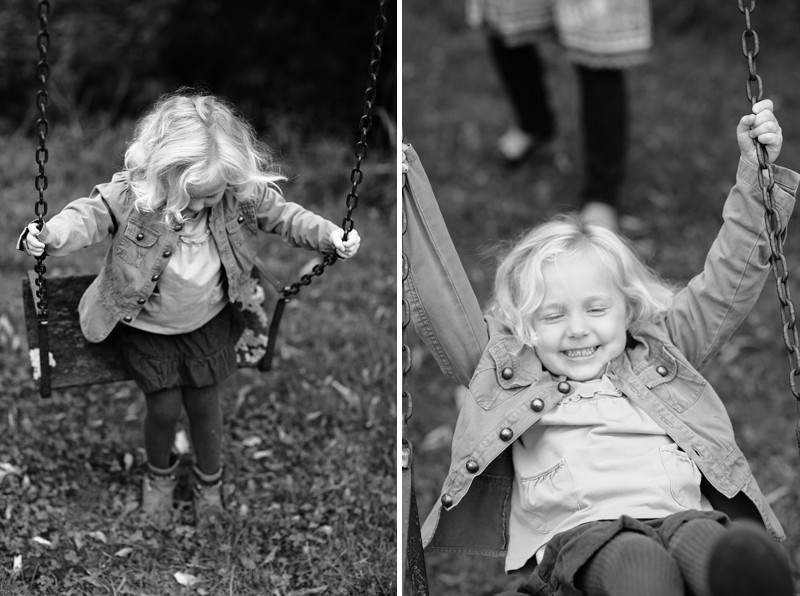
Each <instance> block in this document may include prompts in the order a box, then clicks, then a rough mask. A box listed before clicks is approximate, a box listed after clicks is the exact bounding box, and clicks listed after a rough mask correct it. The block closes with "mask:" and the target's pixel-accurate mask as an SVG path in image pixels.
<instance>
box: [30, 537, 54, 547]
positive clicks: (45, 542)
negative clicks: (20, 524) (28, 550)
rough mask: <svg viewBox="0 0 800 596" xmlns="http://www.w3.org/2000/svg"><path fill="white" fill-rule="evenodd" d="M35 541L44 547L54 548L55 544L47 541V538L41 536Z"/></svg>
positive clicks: (34, 538) (35, 538) (34, 539)
mask: <svg viewBox="0 0 800 596" xmlns="http://www.w3.org/2000/svg"><path fill="white" fill-rule="evenodd" d="M33 541H34V542H35V543H36V544H41V545H42V546H53V543H52V542H50V541H49V540H47V538H42V537H41V536H34V537H33Z"/></svg>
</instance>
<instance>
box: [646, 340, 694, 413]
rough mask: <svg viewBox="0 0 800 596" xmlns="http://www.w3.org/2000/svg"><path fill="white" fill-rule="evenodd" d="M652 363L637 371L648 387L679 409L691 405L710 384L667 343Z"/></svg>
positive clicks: (686, 408) (673, 407)
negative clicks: (673, 351) (671, 349)
mask: <svg viewBox="0 0 800 596" xmlns="http://www.w3.org/2000/svg"><path fill="white" fill-rule="evenodd" d="M648 364H649V366H648V367H647V368H646V369H645V370H642V371H638V372H637V375H638V376H639V378H640V379H642V381H644V384H645V385H646V386H647V388H648V389H650V390H651V391H652V392H653V393H655V394H656V395H657V396H658V397H659V398H661V400H663V401H664V402H665V403H666V404H667V405H669V406H670V407H671V408H672V409H673V410H675V411H676V412H683V411H685V410H688V409H689V408H691V407H692V406H693V405H694V404H695V403H696V402H697V400H698V399H700V396H701V395H702V394H703V390H704V389H705V388H706V386H707V385H708V382H707V381H706V380H705V379H704V378H703V376H702V375H701V374H700V373H699V372H697V371H696V370H694V368H692V367H691V366H690V365H689V364H687V363H685V362H684V361H683V360H682V359H681V358H680V357H678V356H676V355H674V354H672V353H671V351H670V349H669V347H668V346H666V345H662V346H661V350H660V352H659V353H658V355H657V356H656V357H655V358H654V359H653V360H652V361H651V362H649V363H648Z"/></svg>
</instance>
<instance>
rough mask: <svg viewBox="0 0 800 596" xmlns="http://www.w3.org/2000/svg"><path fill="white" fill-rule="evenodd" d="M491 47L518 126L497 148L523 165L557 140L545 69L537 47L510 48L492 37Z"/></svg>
mask: <svg viewBox="0 0 800 596" xmlns="http://www.w3.org/2000/svg"><path fill="white" fill-rule="evenodd" d="M488 44H489V49H490V53H491V56H492V60H493V61H494V65H495V68H496V70H497V72H498V74H499V75H500V79H501V81H502V83H503V86H504V88H505V90H506V94H507V96H508V99H509V101H510V103H511V105H512V107H513V109H514V115H515V117H516V124H515V125H514V126H512V127H511V128H509V129H508V130H507V131H506V132H505V133H504V134H503V136H501V137H500V139H499V140H498V142H497V148H498V149H499V151H500V154H501V155H502V156H503V157H504V158H505V159H506V160H507V161H508V162H510V163H519V161H520V160H522V159H523V158H524V157H526V156H527V155H528V154H530V153H531V152H532V151H535V150H536V149H539V148H542V147H545V146H547V145H548V144H549V142H550V141H551V140H552V139H553V137H554V136H555V128H556V126H555V116H554V114H553V110H552V108H551V107H550V100H549V96H548V91H547V86H546V84H545V71H544V65H543V64H542V61H541V59H540V57H539V50H538V48H537V47H536V45H535V44H534V43H530V42H526V43H521V44H516V45H510V44H508V43H507V42H506V41H505V40H503V39H502V38H501V37H500V36H498V35H489V36H488Z"/></svg>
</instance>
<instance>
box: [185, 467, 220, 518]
mask: <svg viewBox="0 0 800 596" xmlns="http://www.w3.org/2000/svg"><path fill="white" fill-rule="evenodd" d="M214 476H217V479H216V480H212V481H210V482H209V481H208V478H209V477H208V476H207V475H206V474H203V473H202V472H201V471H200V470H198V469H197V468H196V467H195V468H194V487H193V490H192V495H193V497H194V519H195V525H196V526H197V527H198V529H200V530H205V529H208V528H213V527H217V526H219V525H220V524H222V523H224V522H225V521H226V520H227V519H228V513H227V512H226V511H225V506H224V505H223V503H222V468H220V470H219V472H218V473H217V474H214Z"/></svg>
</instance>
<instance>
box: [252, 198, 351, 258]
mask: <svg viewBox="0 0 800 596" xmlns="http://www.w3.org/2000/svg"><path fill="white" fill-rule="evenodd" d="M256 217H257V218H258V227H259V228H260V229H261V230H264V231H265V232H268V233H270V234H280V237H281V239H282V240H283V242H285V243H286V244H288V245H289V246H295V247H301V248H308V249H311V250H315V251H318V252H322V253H328V252H334V250H335V249H334V248H333V243H332V242H331V240H330V236H331V232H333V231H334V230H335V229H336V227H337V226H336V225H335V224H334V223H333V222H330V221H328V220H327V219H325V218H324V217H321V216H319V215H317V214H315V213H312V212H311V211H309V210H308V209H305V208H304V207H301V206H300V205H298V204H297V203H291V202H289V201H286V200H285V199H284V198H283V195H282V194H281V193H280V191H278V190H276V189H275V188H273V187H271V186H265V187H264V188H263V190H262V191H261V192H260V193H259V199H258V200H257V201H256Z"/></svg>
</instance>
